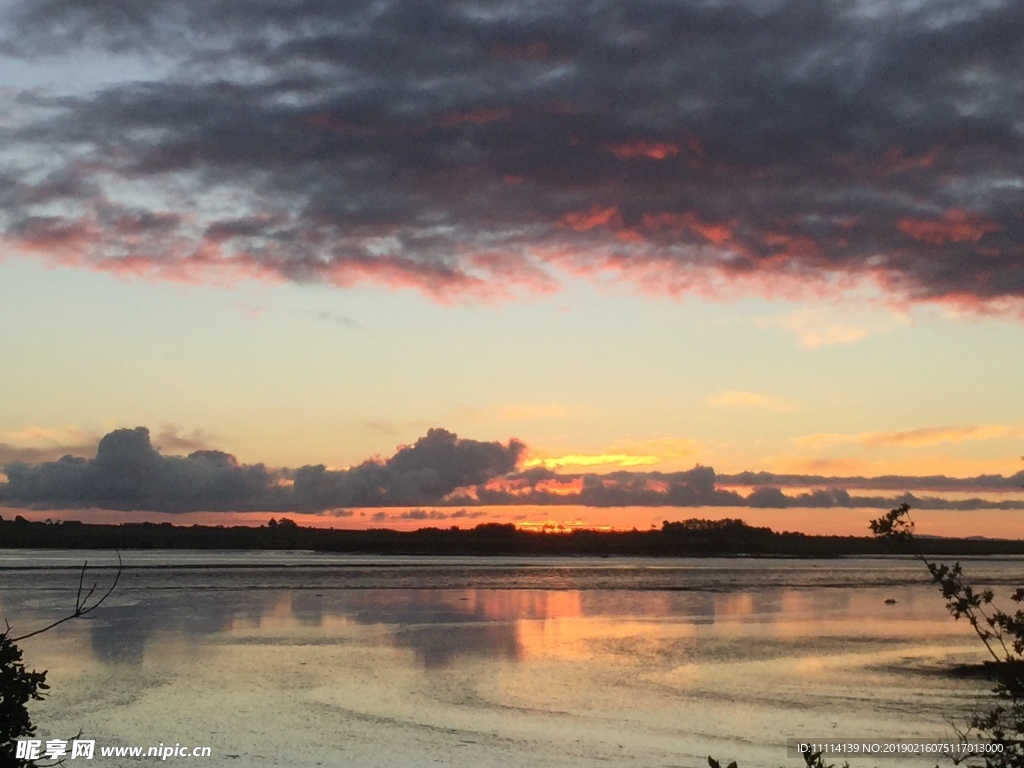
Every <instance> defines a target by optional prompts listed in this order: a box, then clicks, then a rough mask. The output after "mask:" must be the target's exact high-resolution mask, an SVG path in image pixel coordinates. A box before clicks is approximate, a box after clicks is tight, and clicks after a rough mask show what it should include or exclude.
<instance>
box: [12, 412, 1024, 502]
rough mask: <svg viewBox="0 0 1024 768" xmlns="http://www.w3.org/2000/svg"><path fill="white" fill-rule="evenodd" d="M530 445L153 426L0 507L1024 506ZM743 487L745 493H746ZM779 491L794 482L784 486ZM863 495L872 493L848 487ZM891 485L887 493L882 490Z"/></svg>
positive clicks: (29, 465)
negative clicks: (234, 444) (395, 443)
mask: <svg viewBox="0 0 1024 768" xmlns="http://www.w3.org/2000/svg"><path fill="white" fill-rule="evenodd" d="M525 450H526V447H525V446H524V445H523V443H521V442H519V441H518V440H514V439H513V440H509V441H508V442H507V443H500V442H496V441H493V442H483V441H478V440H469V439H464V438H460V437H458V436H457V435H455V434H453V433H451V432H448V431H447V430H444V429H431V430H429V431H428V432H427V434H426V435H425V436H423V437H421V438H420V439H419V440H417V441H416V442H415V443H413V444H412V445H407V446H403V447H400V448H399V449H398V450H397V451H396V452H395V454H394V455H392V456H391V457H390V458H387V459H380V458H375V459H370V460H367V461H365V462H363V463H362V464H359V465H358V466H355V467H352V468H350V469H344V470H331V469H327V468H326V467H325V466H324V465H307V466H303V467H299V468H297V469H288V468H278V469H274V468H268V467H266V466H264V465H263V464H248V465H245V464H239V462H238V461H237V460H236V459H235V457H234V456H232V455H231V454H229V453H225V452H223V451H218V450H213V449H202V450H197V451H193V452H191V453H189V454H188V455H186V456H175V455H165V454H164V453H162V452H161V451H159V450H158V449H157V448H155V447H154V445H153V443H152V441H151V439H150V433H149V430H148V429H146V428H145V427H136V428H135V429H118V430H115V431H113V432H111V433H109V434H108V435H106V436H104V437H103V438H102V439H101V440H100V441H99V444H98V446H97V448H96V452H95V453H96V455H95V458H84V457H76V456H72V455H70V454H69V455H65V456H62V457H61V458H59V459H57V460H55V461H38V462H26V461H11V462H8V463H6V464H5V465H2V466H3V470H4V472H5V473H6V475H7V482H6V483H0V505H4V506H12V507H18V506H22V507H38V508H53V509H55V508H75V507H99V508H105V509H122V510H147V511H155V512H192V511H239V512H241V511H267V512H316V513H321V514H324V515H328V516H334V517H339V518H345V517H353V516H354V512H353V511H352V508H353V507H356V508H359V507H389V508H390V507H402V506H407V507H409V509H407V510H406V511H402V512H396V511H386V510H383V509H382V510H379V511H377V512H373V513H371V514H368V515H367V514H366V513H360V517H366V518H368V519H369V520H370V521H372V522H386V521H390V520H395V521H409V520H418V521H423V522H438V521H456V520H461V519H467V520H468V519H474V518H477V517H481V516H483V515H484V513H483V512H481V511H480V510H473V509H472V507H474V506H477V507H478V506H482V505H503V506H512V505H548V506H551V505H584V506H592V507H614V506H672V507H705V506H709V507H710V506H713V507H723V506H726V507H815V508H829V507H885V506H892V505H895V504H899V503H902V502H903V501H910V502H911V503H912V504H913V505H914V506H916V507H922V508H929V509H979V508H993V507H996V508H1005V509H1022V508H1024V501H1020V500H1018V499H1015V498H1008V497H1007V494H1008V493H1009V492H1013V491H1019V490H1020V489H1021V486H1022V485H1024V472H1019V473H1017V474H1016V475H1013V476H1011V477H1004V476H1002V475H981V476H978V477H971V478H950V477H945V476H933V477H913V476H898V475H893V476H883V477H829V476H822V475H782V474H775V473H768V472H742V473H739V474H732V475H718V474H716V473H715V470H714V469H712V468H711V467H705V466H700V465H697V466H695V467H693V468H692V469H689V470H685V471H678V472H658V471H639V470H628V469H622V470H618V471H615V472H610V473H607V474H600V473H596V472H567V471H559V470H558V469H556V468H552V467H548V466H538V465H534V466H529V463H528V462H523V461H522V458H523V456H524V453H525ZM740 488H748V489H750V490H749V491H748V492H746V494H744V493H741V492H740V491H739V490H737V489H740ZM787 488H794V489H798V490H796V491H795V492H789V493H787V492H786V490H784V489H787ZM806 488H812V489H814V490H811V491H806V490H803V489H806ZM858 489H861V490H866V491H871V492H873V495H855V494H854V493H851V492H852V491H856V490H858ZM885 491H892V492H893V494H892V495H879V493H880V492H885ZM910 491H918V492H931V493H943V492H946V493H954V492H955V493H957V494H958V495H963V494H964V493H965V492H974V493H989V494H993V493H994V494H1001V495H1002V496H1003V498H1000V499H996V500H992V499H982V498H969V499H956V500H949V499H944V498H941V497H938V496H931V495H924V496H921V497H916V496H912V495H910V494H909V492H910ZM427 507H434V508H427ZM437 507H441V508H440V509H438V508H437ZM455 507H458V509H454V508H455ZM448 508H452V509H448Z"/></svg>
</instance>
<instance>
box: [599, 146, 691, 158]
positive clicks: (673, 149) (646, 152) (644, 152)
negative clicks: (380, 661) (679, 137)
mask: <svg viewBox="0 0 1024 768" xmlns="http://www.w3.org/2000/svg"><path fill="white" fill-rule="evenodd" d="M610 151H611V153H612V154H613V155H615V156H616V157H618V158H621V159H623V160H630V159H632V158H635V157H648V158H650V159H652V160H664V159H665V158H666V157H672V156H673V155H678V154H679V147H677V146H676V145H675V144H672V143H670V142H667V141H631V142H627V143H625V144H616V145H614V146H612V147H610Z"/></svg>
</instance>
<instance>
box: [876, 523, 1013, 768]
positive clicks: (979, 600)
mask: <svg viewBox="0 0 1024 768" xmlns="http://www.w3.org/2000/svg"><path fill="white" fill-rule="evenodd" d="M871 530H872V532H873V533H874V534H875V535H876V536H879V537H881V538H883V539H887V540H889V541H893V542H896V543H897V544H898V545H899V546H900V547H901V548H902V549H904V550H905V551H907V552H909V553H910V554H912V555H913V556H914V557H915V558H917V559H918V560H920V561H921V562H922V563H924V565H925V567H926V568H927V569H928V573H929V574H931V577H932V581H933V582H934V583H935V584H936V585H937V586H938V587H939V590H940V591H941V592H942V596H943V597H944V598H945V599H946V608H947V610H948V611H949V613H950V615H951V616H952V617H953V618H954V619H956V620H958V621H959V620H960V619H966V620H967V622H968V623H969V624H970V625H971V629H973V630H974V633H975V634H976V635H977V636H978V639H980V640H981V642H982V644H983V645H984V646H985V649H986V650H987V651H988V655H989V656H990V657H991V658H990V659H989V660H988V661H987V662H986V663H985V666H986V668H987V670H988V671H990V672H991V673H992V675H993V677H994V678H995V680H996V682H995V686H994V687H993V689H992V693H993V694H994V697H995V702H994V703H993V704H992V705H991V707H990V708H989V709H988V710H987V711H984V712H978V713H975V714H974V715H973V716H972V717H971V718H970V720H969V721H968V727H967V729H966V730H965V731H964V732H962V733H960V734H959V735H960V736H961V737H962V738H965V739H966V738H967V737H968V736H969V735H970V734H971V733H972V732H973V733H974V734H975V735H976V737H977V738H978V739H980V740H981V741H982V742H985V743H988V744H990V745H993V746H996V747H997V748H998V749H999V750H1000V751H998V752H996V753H989V754H987V755H986V757H985V766H986V768H1024V609H1021V608H1018V609H1017V610H1016V611H1014V612H1013V613H1007V612H1006V611H1003V610H1002V609H1000V608H998V607H996V605H995V603H994V602H993V600H994V599H995V595H994V593H993V592H992V590H990V589H985V590H981V591H979V590H977V589H975V588H974V587H972V586H971V585H970V584H968V583H967V582H966V581H965V580H964V574H963V568H962V567H961V565H960V563H958V562H957V563H954V564H953V565H946V564H944V563H936V562H933V561H932V560H929V559H928V558H927V557H926V556H925V555H924V554H922V553H921V552H920V550H919V549H918V548H917V547H916V546H915V543H914V523H913V521H912V520H911V519H910V505H909V504H901V505H900V506H898V507H897V508H896V509H893V510H890V511H889V512H888V514H886V515H884V516H883V517H880V518H879V519H877V520H872V521H871ZM1010 599H1011V600H1012V601H1013V602H1014V603H1017V604H1018V605H1020V604H1021V603H1022V602H1024V587H1018V588H1017V589H1015V590H1014V591H1013V593H1012V594H1011V595H1010Z"/></svg>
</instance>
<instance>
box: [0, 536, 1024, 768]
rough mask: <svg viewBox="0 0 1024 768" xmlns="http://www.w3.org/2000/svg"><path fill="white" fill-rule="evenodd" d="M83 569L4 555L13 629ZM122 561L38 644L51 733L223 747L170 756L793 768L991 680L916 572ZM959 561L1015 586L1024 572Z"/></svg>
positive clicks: (944, 732) (160, 556)
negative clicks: (791, 747)
mask: <svg viewBox="0 0 1024 768" xmlns="http://www.w3.org/2000/svg"><path fill="white" fill-rule="evenodd" d="M86 558H87V559H88V560H89V561H90V564H91V565H102V564H107V565H109V564H111V563H112V562H116V558H112V557H111V555H110V554H109V553H96V552H76V553H63V552H36V551H33V552H28V551H0V613H2V614H3V616H5V617H6V618H7V620H8V621H10V622H11V624H13V625H14V628H15V633H16V634H18V633H22V632H25V631H29V630H30V629H33V628H35V627H37V626H40V625H42V624H44V623H46V622H47V621H48V620H52V619H53V618H56V617H58V616H60V615H62V614H63V613H66V612H67V611H68V609H69V608H70V606H72V605H73V601H74V593H75V590H76V588H77V584H78V566H79V565H80V564H81V562H82V561H83V559H86ZM125 562H126V565H127V566H129V567H128V569H127V570H126V571H125V572H124V574H123V575H122V577H121V583H120V584H119V586H118V588H117V590H116V592H115V593H114V595H113V596H112V597H111V598H110V600H109V601H108V602H107V603H106V604H105V605H104V606H103V607H102V608H101V609H100V610H99V611H97V612H96V613H95V614H93V617H91V618H90V619H87V620H81V621H76V622H71V623H68V624H65V625H62V626H61V627H59V628H57V629H55V630H53V631H51V632H49V633H46V634H44V635H41V636H39V637H37V638H33V639H30V640H28V641H25V642H24V643H23V646H24V650H25V653H26V659H27V661H28V662H29V663H30V665H32V666H35V667H37V668H45V669H48V670H50V682H51V683H52V685H53V690H52V694H51V696H50V697H49V698H48V699H47V700H46V701H45V702H44V703H43V704H41V705H39V706H37V707H36V709H35V712H36V721H37V723H38V724H39V734H40V736H41V737H42V738H56V737H59V738H63V736H61V734H73V733H76V732H77V731H78V730H79V729H81V730H82V731H84V732H85V733H86V734H87V735H88V736H89V737H95V738H96V739H97V742H98V743H99V744H109V745H122V744H124V745H135V744H137V745H146V746H148V745H155V744H159V743H161V742H162V743H165V744H173V743H175V742H178V743H181V744H189V745H193V744H195V745H204V746H205V745H209V746H211V747H212V749H213V758H211V759H206V760H202V761H200V760H198V759H188V758H178V759H174V758H171V759H170V760H168V761H167V762H168V763H177V764H198V763H202V764H203V765H207V766H213V765H218V766H219V765H230V766H240V765H243V766H248V765H257V766H264V765H267V766H269V765H281V766H315V765H323V766H346V765H352V766H419V765H427V764H433V763H440V764H445V765H454V766H466V767H467V768H468V767H470V766H474V767H475V766H491V765H493V766H498V765H501V766H598V765H601V766H608V765H623V766H625V765H645V766H701V765H706V764H707V763H706V756H707V755H708V754H712V755H715V756H718V757H721V758H730V759H731V758H738V759H739V760H740V761H741V768H744V767H745V766H784V765H793V766H795V767H796V768H798V767H799V766H800V765H802V761H800V760H796V759H787V758H786V754H785V742H786V739H787V738H795V737H800V738H824V737H831V738H856V739H864V738H895V737H922V738H929V739H938V738H949V737H951V736H952V731H951V729H950V727H949V726H948V725H947V724H946V720H947V719H949V718H953V719H958V718H962V717H963V716H964V715H965V713H966V712H967V711H968V710H969V709H970V708H971V706H972V704H973V703H974V702H975V701H976V699H977V697H978V696H980V695H982V694H983V693H984V690H985V685H984V684H979V683H977V682H971V681H960V680H951V679H949V678H948V677H947V676H945V675H944V674H943V670H945V669H947V668H948V667H949V666H950V665H952V664H956V663H960V662H965V661H972V660H978V659H980V658H981V654H980V651H979V645H978V643H977V641H976V640H975V639H974V637H973V635H972V634H971V632H970V629H969V627H967V626H965V625H963V624H957V623H954V622H953V621H952V620H951V619H949V617H948V615H947V614H946V612H945V609H944V608H943V605H942V600H941V597H940V596H939V595H938V594H937V593H936V592H935V591H934V587H932V586H931V585H930V584H928V582H927V578H926V576H925V574H924V572H923V568H922V566H920V565H919V564H918V563H916V562H914V561H912V560H884V559H844V560H822V561H811V560H799V561H793V560H719V559H709V560H642V559H616V558H608V559H583V558H562V559H522V558H495V559H458V558H380V557H350V556H319V555H313V554H310V553H255V554H253V553H206V552H202V553H190V552H184V553H182V552H152V553H140V554H135V553H128V554H127V555H125ZM965 569H966V570H967V572H968V574H969V575H970V576H971V578H972V579H973V580H974V581H975V582H977V583H978V584H979V585H982V584H984V585H992V586H994V587H995V588H996V589H997V592H1000V591H1001V592H1002V593H1003V594H1009V592H1010V586H1011V585H1013V586H1016V585H1017V584H1018V583H1019V582H1024V578H1022V577H1024V561H1021V560H1016V559H1002V560H974V561H971V560H968V561H965ZM109 575H110V571H109V570H104V569H103V568H98V569H97V570H95V571H93V570H91V569H90V576H89V577H88V578H87V584H90V583H92V581H98V582H99V583H100V584H101V585H102V584H103V583H105V580H106V579H107V578H109ZM887 598H893V599H895V600H896V601H897V604H896V605H895V606H890V605H886V604H885V600H886V599H887ZM99 762H100V763H105V764H109V765H117V764H120V763H119V762H118V760H117V759H114V758H111V759H106V760H100V761H99ZM122 762H123V764H125V765H129V764H130V765H139V764H144V763H147V762H151V763H155V762H159V761H156V760H155V759H153V758H150V759H149V760H141V761H140V760H135V761H129V760H122ZM934 762H935V761H934V760H931V761H927V760H922V761H918V762H914V761H910V762H907V763H902V764H904V765H922V766H923V765H927V766H929V767H930V766H931V765H934ZM863 764H864V765H869V764H873V763H863ZM884 764H885V765H891V766H895V765H899V764H901V763H898V762H896V761H889V760H887V761H885V763H884ZM854 765H857V763H856V762H854Z"/></svg>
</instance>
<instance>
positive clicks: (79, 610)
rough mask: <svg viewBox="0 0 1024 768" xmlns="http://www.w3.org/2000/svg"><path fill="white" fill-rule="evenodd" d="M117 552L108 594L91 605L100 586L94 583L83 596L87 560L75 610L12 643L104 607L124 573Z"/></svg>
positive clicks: (82, 573)
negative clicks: (115, 568)
mask: <svg viewBox="0 0 1024 768" xmlns="http://www.w3.org/2000/svg"><path fill="white" fill-rule="evenodd" d="M115 552H117V573H116V574H114V580H113V581H112V582H111V584H110V586H109V587H108V588H107V591H106V592H104V593H103V594H102V595H100V596H99V597H98V598H97V599H95V600H93V602H92V603H90V602H89V600H90V598H92V596H93V595H94V594H96V589H97V587H98V586H99V585H98V584H96V583H93V585H92V586H91V587H90V588H89V589H88V590H87V591H86V592H85V594H84V595H83V594H82V590H83V589H85V570H86V568H87V567H88V566H89V561H88V560H86V561H85V563H84V564H83V565H82V571H81V573H79V574H78V594H77V595H76V597H75V610H74V611H73V612H72V613H70V614H69V615H67V616H64V617H63V618H60V619H57V621H54V622H53V623H51V624H47V625H46V626H45V627H42V628H40V629H37V630H35V631H34V632H29V633H27V634H24V635H21V636H20V637H12V638H11V642H14V643H18V642H21V641H22V640H27V639H28V638H30V637H35V636H36V635H41V634H42V633H43V632H48V631H49V630H51V629H53V628H54V627H57V626H60V625H61V624H63V623H64V622H66V621H71V620H72V619H80V618H82V617H83V616H87V615H88V614H90V613H92V612H93V611H95V610H96V609H97V608H99V607H100V606H101V605H103V602H104V601H105V600H106V599H107V598H108V597H110V595H111V593H112V592H113V591H114V588H115V587H116V586H117V582H118V581H119V580H120V578H121V573H122V572H123V571H124V561H123V560H122V559H121V551H120V550H115ZM10 628H11V625H10V624H9V623H8V625H7V629H8V630H10Z"/></svg>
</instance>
